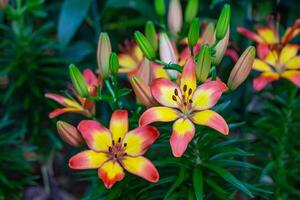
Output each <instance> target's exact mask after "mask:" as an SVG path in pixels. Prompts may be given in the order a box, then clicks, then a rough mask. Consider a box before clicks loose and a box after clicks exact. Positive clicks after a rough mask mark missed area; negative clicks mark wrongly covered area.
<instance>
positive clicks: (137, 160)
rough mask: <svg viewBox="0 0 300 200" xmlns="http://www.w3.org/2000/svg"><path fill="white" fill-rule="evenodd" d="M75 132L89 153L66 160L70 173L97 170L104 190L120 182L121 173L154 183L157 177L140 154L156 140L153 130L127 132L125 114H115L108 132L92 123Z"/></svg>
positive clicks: (119, 112)
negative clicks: (79, 133)
mask: <svg viewBox="0 0 300 200" xmlns="http://www.w3.org/2000/svg"><path fill="white" fill-rule="evenodd" d="M78 130H79V131H80V132H81V134H82V137H83V138H84V140H85V141H86V143H87V146H88V147H89V150H85V151H82V152H80V153H78V154H76V155H74V156H73V157H72V158H71V159H70V160H69V167H70V168H72V169H77V170H81V169H98V176H99V178H100V179H101V180H102V181H103V183H104V185H105V187H106V188H111V187H112V186H113V185H114V184H115V183H116V182H117V181H121V180H122V179H123V178H124V176H125V172H124V169H125V170H127V171H128V172H130V173H132V174H135V175H137V176H140V177H142V178H144V179H146V180H148V181H150V182H157V181H158V179H159V174H158V171H157V169H156V168H155V166H154V165H153V164H152V162H151V161H150V160H148V159H147V158H145V157H144V156H143V154H144V153H145V152H146V151H147V149H148V148H149V147H150V146H151V145H152V144H153V142H154V141H155V140H156V139H157V138H158V137H159V132H158V131H157V129H156V128H155V127H153V126H143V127H138V128H136V129H133V130H131V131H129V132H128V112H127V111H126V110H116V111H114V113H113V114H112V117H111V120H110V125H109V129H107V128H105V127H104V126H103V125H102V124H100V123H99V122H97V121H94V120H83V121H81V122H80V123H79V125H78Z"/></svg>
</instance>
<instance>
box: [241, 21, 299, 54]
mask: <svg viewBox="0 0 300 200" xmlns="http://www.w3.org/2000/svg"><path fill="white" fill-rule="evenodd" d="M277 24H279V22H277ZM255 29H256V32H257V33H255V32H252V31H250V30H248V29H245V28H243V27H238V28H237V31H238V32H239V33H241V34H242V35H244V36H245V37H247V38H249V39H250V40H253V41H254V42H256V43H257V44H258V46H257V53H258V57H259V58H260V59H263V58H264V57H265V56H267V55H268V53H269V51H270V50H274V49H279V50H280V49H281V48H283V47H284V46H285V45H286V44H287V43H288V42H290V41H291V40H292V39H293V38H295V37H296V36H298V35H299V34H300V19H298V20H296V21H295V23H294V24H293V26H291V27H288V28H287V29H286V31H285V33H284V35H283V36H282V37H281V38H280V34H279V28H278V26H275V25H274V23H273V20H271V21H270V23H269V25H268V26H260V27H257V28H255Z"/></svg>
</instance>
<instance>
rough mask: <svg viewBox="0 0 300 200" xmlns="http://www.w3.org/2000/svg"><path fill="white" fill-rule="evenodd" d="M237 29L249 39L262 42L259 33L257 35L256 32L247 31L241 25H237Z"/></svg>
mask: <svg viewBox="0 0 300 200" xmlns="http://www.w3.org/2000/svg"><path fill="white" fill-rule="evenodd" d="M237 31H238V32H239V33H241V34H242V35H244V36H246V37H247V38H249V39H250V40H253V41H255V42H257V43H263V42H264V40H263V39H262V37H260V36H259V35H257V34H256V33H254V32H252V31H249V30H247V29H245V28H243V27H238V28H237Z"/></svg>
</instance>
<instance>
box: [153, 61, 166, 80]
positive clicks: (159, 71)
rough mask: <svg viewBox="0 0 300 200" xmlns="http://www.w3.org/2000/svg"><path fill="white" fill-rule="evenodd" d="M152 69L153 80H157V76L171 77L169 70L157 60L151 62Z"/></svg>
mask: <svg viewBox="0 0 300 200" xmlns="http://www.w3.org/2000/svg"><path fill="white" fill-rule="evenodd" d="M151 70H152V80H155V79H157V78H166V79H169V75H168V73H167V71H166V70H165V69H164V68H163V67H162V66H161V65H159V64H157V63H155V62H151Z"/></svg>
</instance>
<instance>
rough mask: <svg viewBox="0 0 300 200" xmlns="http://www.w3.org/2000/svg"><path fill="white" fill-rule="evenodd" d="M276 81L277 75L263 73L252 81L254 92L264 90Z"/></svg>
mask: <svg viewBox="0 0 300 200" xmlns="http://www.w3.org/2000/svg"><path fill="white" fill-rule="evenodd" d="M278 79H279V75H278V74H277V73H273V72H264V73H262V74H261V75H260V76H259V77H257V78H255V79H254V80H253V88H254V89H255V90H256V91H260V90H262V89H264V88H265V87H266V85H267V84H269V83H271V82H272V81H275V80H278Z"/></svg>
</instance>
